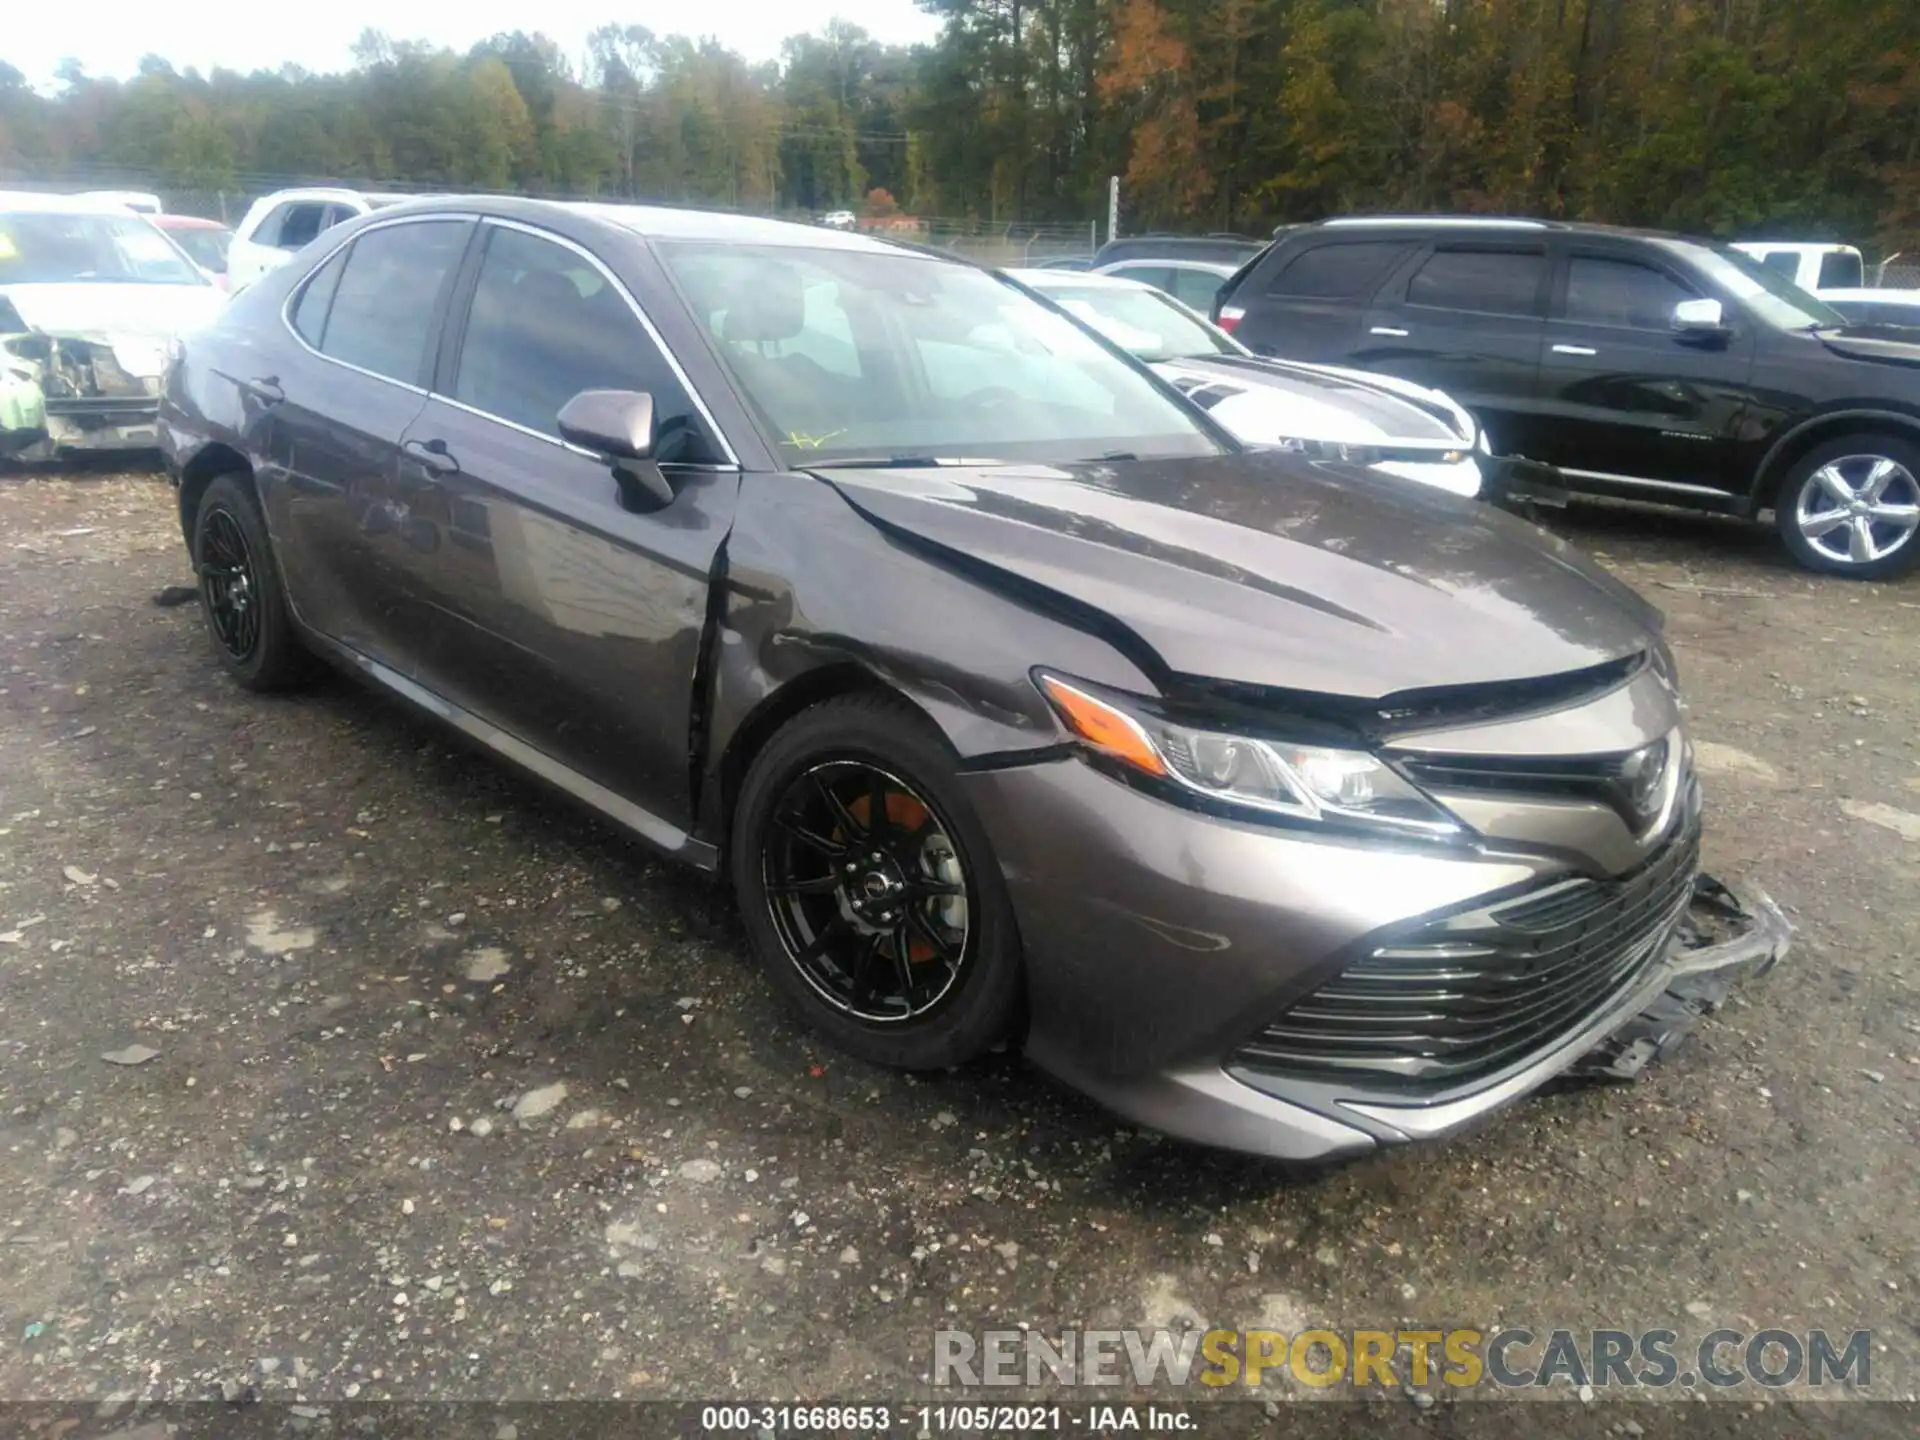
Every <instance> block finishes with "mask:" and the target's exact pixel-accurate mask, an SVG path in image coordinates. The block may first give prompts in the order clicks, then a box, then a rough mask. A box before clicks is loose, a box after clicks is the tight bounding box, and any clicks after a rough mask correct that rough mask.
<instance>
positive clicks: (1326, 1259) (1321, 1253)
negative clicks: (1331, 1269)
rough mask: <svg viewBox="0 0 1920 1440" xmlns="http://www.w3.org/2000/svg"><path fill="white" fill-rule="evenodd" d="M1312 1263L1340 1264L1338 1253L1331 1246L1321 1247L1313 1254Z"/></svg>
mask: <svg viewBox="0 0 1920 1440" xmlns="http://www.w3.org/2000/svg"><path fill="white" fill-rule="evenodd" d="M1313 1263H1314V1264H1316V1265H1338V1264H1339V1263H1340V1252H1339V1251H1338V1250H1336V1249H1334V1248H1333V1247H1332V1246H1331V1245H1322V1246H1321V1247H1320V1248H1319V1249H1318V1250H1316V1251H1314V1252H1313Z"/></svg>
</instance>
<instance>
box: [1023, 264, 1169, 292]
mask: <svg viewBox="0 0 1920 1440" xmlns="http://www.w3.org/2000/svg"><path fill="white" fill-rule="evenodd" d="M1000 273H1001V274H1002V275H1005V276H1006V277H1007V278H1009V279H1011V280H1018V281H1019V282H1020V283H1021V284H1022V285H1031V286H1032V287H1033V288H1034V289H1036V290H1045V289H1046V288H1047V287H1048V286H1052V285H1060V286H1068V285H1070V286H1072V287H1073V288H1074V289H1076V290H1085V289H1087V288H1088V287H1089V286H1092V287H1093V288H1095V289H1100V290H1153V286H1151V285H1149V284H1147V283H1146V282H1145V281H1144V280H1129V279H1127V278H1126V277H1125V276H1124V275H1105V274H1102V273H1101V272H1100V271H1098V270H1033V269H1025V268H1022V269H1008V270H1002V271H1001V272H1000ZM1155 293H1158V292H1155Z"/></svg>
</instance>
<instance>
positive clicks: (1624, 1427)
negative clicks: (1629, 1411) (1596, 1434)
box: [1620, 1420, 1647, 1440]
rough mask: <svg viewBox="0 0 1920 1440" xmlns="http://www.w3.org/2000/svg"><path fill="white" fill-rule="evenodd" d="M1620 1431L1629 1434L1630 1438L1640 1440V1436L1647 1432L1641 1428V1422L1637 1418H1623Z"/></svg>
mask: <svg viewBox="0 0 1920 1440" xmlns="http://www.w3.org/2000/svg"><path fill="white" fill-rule="evenodd" d="M1620 1433H1621V1434H1622V1435H1625V1436H1627V1437H1628V1440H1640V1437H1641V1436H1642V1435H1645V1434H1646V1433H1647V1432H1646V1431H1645V1430H1643V1429H1641V1428H1640V1422H1639V1421H1637V1420H1622V1421H1621V1422H1620Z"/></svg>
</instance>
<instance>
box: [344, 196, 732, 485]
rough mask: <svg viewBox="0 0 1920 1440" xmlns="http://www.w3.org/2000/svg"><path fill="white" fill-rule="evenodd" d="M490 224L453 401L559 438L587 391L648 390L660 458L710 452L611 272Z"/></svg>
mask: <svg viewBox="0 0 1920 1440" xmlns="http://www.w3.org/2000/svg"><path fill="white" fill-rule="evenodd" d="M490 228H491V233H490V234H489V235H488V237H487V252H486V254H485V256H483V257H482V259H481V262H480V274H479V277H478V279H477V281H476V282H475V285H474V291H473V304H472V306H471V308H470V309H469V311H468V314H467V326H466V333H465V335H464V336H463V337H462V339H461V342H460V358H459V362H458V366H457V368H456V369H455V372H454V379H453V389H452V392H451V393H452V396H453V398H454V399H455V400H458V401H459V402H460V403H461V404H463V405H471V406H473V408H474V409H476V410H482V411H485V412H486V413H487V414H489V415H497V416H499V417H500V418H501V419H502V420H511V421H512V422H513V423H514V424H516V425H524V426H526V427H527V428H528V429H529V430H537V431H539V432H540V433H541V434H543V435H552V436H556V437H557V436H558V435H559V433H560V428H559V423H558V417H559V414H560V411H561V409H562V408H563V407H564V406H565V405H566V403H567V402H568V401H569V400H571V399H572V398H573V397H574V396H575V395H578V394H579V393H580V392H581V391H582V390H639V391H644V392H645V393H647V394H649V395H651V396H652V397H653V414H654V428H655V433H656V435H657V436H658V443H657V448H656V450H655V458H657V459H660V460H663V461H672V460H682V461H698V460H706V459H710V458H712V455H711V448H710V447H709V446H708V445H707V443H706V442H705V441H704V439H703V438H702V436H701V432H700V430H699V428H698V424H697V422H696V421H695V420H694V417H693V404H692V401H691V400H690V399H689V397H688V395H687V392H686V390H685V389H684V388H683V387H682V386H681V384H680V381H679V378H678V377H677V376H676V375H675V374H674V373H673V369H672V367H671V366H670V365H668V363H667V360H666V357H665V356H664V355H662V354H661V352H660V347H659V346H657V345H656V344H654V342H653V337H652V336H651V335H649V334H648V333H647V331H646V327H644V326H643V325H641V323H640V321H639V319H638V318H637V317H636V316H635V315H634V313H633V310H632V308H631V307H630V306H629V305H628V304H627V301H626V298H625V297H624V296H623V295H621V293H620V292H619V291H618V290H616V289H615V288H614V287H613V286H612V285H611V284H610V283H609V282H608V280H607V278H606V276H604V275H603V274H601V273H600V271H599V269H598V268H596V267H595V266H593V265H591V264H589V263H588V262H587V261H586V259H584V258H583V257H582V256H581V255H579V254H578V253H577V252H575V251H573V250H570V249H568V248H567V247H566V246H564V245H558V244H555V243H554V242H553V241H550V240H542V239H541V238H540V237H539V236H537V235H529V234H527V233H526V232H525V231H524V230H510V229H507V228H505V227H504V226H493V227H490ZM374 233H375V234H379V233H381V232H379V231H375V232H374Z"/></svg>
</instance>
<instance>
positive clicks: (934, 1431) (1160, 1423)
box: [700, 1402, 1200, 1440]
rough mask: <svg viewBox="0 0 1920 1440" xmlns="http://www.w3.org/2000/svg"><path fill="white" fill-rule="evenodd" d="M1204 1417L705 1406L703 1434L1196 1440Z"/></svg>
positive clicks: (1109, 1410) (1104, 1411) (1084, 1407)
mask: <svg viewBox="0 0 1920 1440" xmlns="http://www.w3.org/2000/svg"><path fill="white" fill-rule="evenodd" d="M1199 1430H1200V1417H1199V1416H1198V1415H1197V1414H1195V1413H1194V1412H1193V1411H1192V1410H1189V1409H1187V1408H1185V1407H1183V1406H1176V1405H1155V1404H1097V1403H1096V1404H1088V1403H1080V1404H1074V1405H992V1404H986V1403H978V1404H969V1403H966V1402H962V1403H959V1404H954V1405H790V1404H789V1405H753V1404H744V1405H705V1406H702V1407H701V1410H700V1432H701V1433H703V1434H708V1435H725V1434H730V1433H745V1434H749V1435H764V1434H777V1435H790V1434H800V1433H804V1432H810V1431H811V1432H819V1433H821V1434H828V1435H836V1436H839V1435H852V1436H872V1437H876V1440H878V1437H880V1436H886V1435H892V1434H905V1435H911V1436H915V1437H921V1436H935V1435H942V1436H944V1435H954V1436H967V1435H1066V1434H1072V1433H1075V1432H1079V1433H1085V1434H1088V1435H1117V1434H1122V1433H1132V1432H1140V1433H1143V1434H1161V1435H1178V1434H1188V1435H1191V1434H1198V1433H1199Z"/></svg>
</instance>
